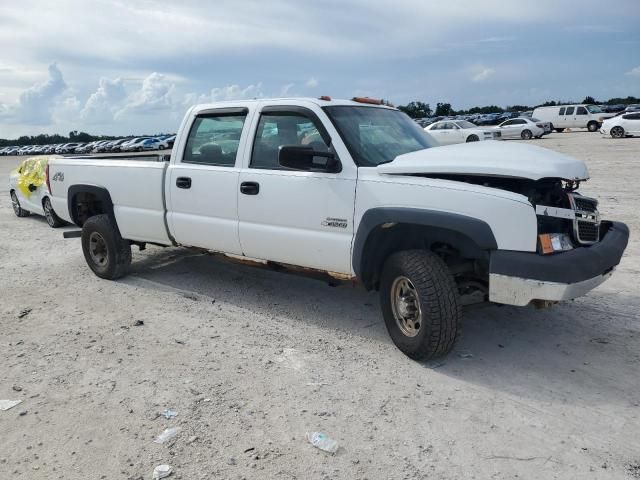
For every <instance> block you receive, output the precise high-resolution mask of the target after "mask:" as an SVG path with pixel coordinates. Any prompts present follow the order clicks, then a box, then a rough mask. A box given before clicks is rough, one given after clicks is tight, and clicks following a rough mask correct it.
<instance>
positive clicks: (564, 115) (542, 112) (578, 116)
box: [533, 105, 614, 132]
mask: <svg viewBox="0 0 640 480" xmlns="http://www.w3.org/2000/svg"><path fill="white" fill-rule="evenodd" d="M613 116H614V114H613V113H605V112H603V111H602V110H601V109H600V107H598V106H597V105H557V106H555V107H538V108H536V109H535V110H534V111H533V117H534V118H538V119H540V120H541V121H543V122H550V123H551V127H552V128H553V129H554V130H555V131H556V132H562V131H564V129H565V128H586V129H587V130H589V131H590V132H597V131H598V129H599V128H600V125H602V122H603V121H604V120H605V119H607V118H611V117H613Z"/></svg>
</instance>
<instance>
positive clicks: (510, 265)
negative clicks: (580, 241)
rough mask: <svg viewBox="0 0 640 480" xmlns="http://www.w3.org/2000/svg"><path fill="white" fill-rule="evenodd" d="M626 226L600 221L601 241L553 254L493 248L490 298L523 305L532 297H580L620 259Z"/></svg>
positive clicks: (625, 243) (551, 299) (539, 298)
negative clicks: (494, 249)
mask: <svg viewBox="0 0 640 480" xmlns="http://www.w3.org/2000/svg"><path fill="white" fill-rule="evenodd" d="M628 241H629V228H628V227H627V226H626V225H625V224H624V223H620V222H602V223H601V224H600V241H599V242H597V243H594V244H593V245H590V246H585V247H578V248H575V249H574V250H571V251H568V252H562V253H556V254H554V255H539V254H537V253H530V252H514V251H505V250H496V251H495V252H493V253H492V254H491V260H490V266H489V300H491V301H492V302H496V303H504V304H507V305H519V306H524V305H527V304H529V303H530V302H531V301H532V300H550V301H561V300H570V299H572V298H576V297H580V296H582V295H584V294H586V293H587V292H589V291H590V290H593V289H594V288H595V287H597V286H598V285H600V284H601V283H602V282H604V281H605V280H606V279H608V278H609V277H610V276H611V274H612V273H613V269H614V268H615V267H616V265H618V263H620V259H621V258H622V254H623V253H624V250H625V248H626V247H627V243H628Z"/></svg>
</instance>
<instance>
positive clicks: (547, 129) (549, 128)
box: [520, 117, 553, 135]
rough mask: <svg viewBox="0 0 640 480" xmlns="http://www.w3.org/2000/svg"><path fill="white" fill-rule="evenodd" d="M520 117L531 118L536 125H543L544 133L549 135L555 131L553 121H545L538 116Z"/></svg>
mask: <svg viewBox="0 0 640 480" xmlns="http://www.w3.org/2000/svg"><path fill="white" fill-rule="evenodd" d="M520 118H526V119H528V120H531V121H532V122H534V123H535V124H536V125H538V126H540V125H542V128H543V129H544V133H543V135H548V134H550V133H551V132H553V128H552V125H551V122H543V121H541V120H539V119H537V118H533V117H520Z"/></svg>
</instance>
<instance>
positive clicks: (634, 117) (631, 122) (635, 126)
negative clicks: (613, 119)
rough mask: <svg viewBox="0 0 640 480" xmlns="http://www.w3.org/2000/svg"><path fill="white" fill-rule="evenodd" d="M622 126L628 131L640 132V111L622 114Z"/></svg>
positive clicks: (636, 133) (637, 133) (635, 133)
mask: <svg viewBox="0 0 640 480" xmlns="http://www.w3.org/2000/svg"><path fill="white" fill-rule="evenodd" d="M621 123H622V128H624V131H625V132H627V133H632V134H634V135H639V134H640V113H627V114H625V115H623V116H622V122H621Z"/></svg>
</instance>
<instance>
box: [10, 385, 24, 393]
mask: <svg viewBox="0 0 640 480" xmlns="http://www.w3.org/2000/svg"><path fill="white" fill-rule="evenodd" d="M11 388H12V389H13V391H14V392H21V391H22V387H21V386H20V385H14V386H13V387H11Z"/></svg>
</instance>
